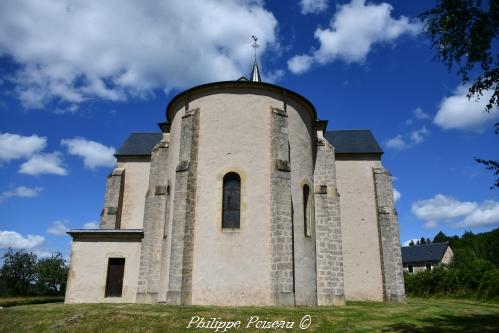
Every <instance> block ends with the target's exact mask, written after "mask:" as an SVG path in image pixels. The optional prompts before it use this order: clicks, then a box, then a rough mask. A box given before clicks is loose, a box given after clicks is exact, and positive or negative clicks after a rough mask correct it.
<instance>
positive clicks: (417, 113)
mask: <svg viewBox="0 0 499 333" xmlns="http://www.w3.org/2000/svg"><path fill="white" fill-rule="evenodd" d="M413 114H414V117H415V118H416V119H419V120H423V119H430V115H429V114H428V113H425V112H424V111H423V109H421V108H416V109H415V110H414V111H413Z"/></svg>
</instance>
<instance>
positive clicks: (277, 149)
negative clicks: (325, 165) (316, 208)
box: [270, 108, 295, 306]
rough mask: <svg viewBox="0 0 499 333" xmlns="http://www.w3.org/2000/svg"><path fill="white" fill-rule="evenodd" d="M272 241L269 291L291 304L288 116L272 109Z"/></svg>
mask: <svg viewBox="0 0 499 333" xmlns="http://www.w3.org/2000/svg"><path fill="white" fill-rule="evenodd" d="M270 123H271V126H270V136H271V143H270V144H271V161H273V163H274V164H273V165H272V167H271V168H272V170H271V175H270V178H271V182H270V201H271V221H270V224H271V243H272V273H271V274H272V290H273V293H274V302H275V305H284V306H286V305H291V306H292V305H294V301H295V298H294V290H293V283H294V281H293V278H294V275H293V273H294V272H293V234H292V229H293V223H292V203H291V172H290V171H291V169H290V161H289V141H288V115H287V113H286V111H285V110H281V109H277V108H272V109H271V122H270Z"/></svg>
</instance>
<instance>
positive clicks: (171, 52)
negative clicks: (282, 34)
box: [0, 0, 279, 109]
mask: <svg viewBox="0 0 499 333" xmlns="http://www.w3.org/2000/svg"><path fill="white" fill-rule="evenodd" d="M110 18H112V19H110ZM277 26H278V22H277V20H276V19H275V17H274V16H273V14H272V13H271V12H269V11H268V10H266V9H265V8H264V4H263V1H260V0H227V1H216V0H189V1H188V0H184V1H175V0H164V1H118V0H114V1H113V0H111V1H92V2H89V1H85V0H71V1H70V0H63V1H54V2H44V3H41V2H40V1H36V0H31V1H30V0H26V1H18V2H11V1H1V2H0V32H1V33H0V54H3V55H7V56H10V57H12V59H13V60H14V61H15V62H16V63H17V64H18V65H19V70H18V71H17V73H16V74H15V79H14V84H15V85H16V92H17V95H18V97H19V98H20V99H21V101H22V102H23V104H24V105H25V106H26V107H30V108H40V107H42V106H44V105H46V104H47V103H49V102H51V101H54V100H55V101H57V102H65V104H69V105H77V104H79V103H81V102H83V101H87V100H91V99H95V98H98V99H103V100H109V101H123V100H126V99H128V98H130V97H133V98H136V97H138V98H143V97H147V96H150V95H151V94H152V93H154V92H155V91H156V90H158V91H159V90H165V91H169V90H171V89H174V88H185V87H189V86H192V85H194V84H199V83H205V82H209V81H214V80H235V79H237V78H239V77H240V76H241V75H242V74H246V75H248V74H249V72H250V70H251V64H252V61H251V60H252V57H253V53H252V49H251V47H250V45H251V43H252V40H251V35H252V34H254V35H256V36H258V43H259V44H260V48H259V53H260V54H264V53H265V52H266V51H267V50H269V49H270V48H271V49H274V50H278V49H279V44H278V41H277ZM63 109H64V107H63Z"/></svg>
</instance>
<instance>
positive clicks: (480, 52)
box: [420, 0, 499, 189]
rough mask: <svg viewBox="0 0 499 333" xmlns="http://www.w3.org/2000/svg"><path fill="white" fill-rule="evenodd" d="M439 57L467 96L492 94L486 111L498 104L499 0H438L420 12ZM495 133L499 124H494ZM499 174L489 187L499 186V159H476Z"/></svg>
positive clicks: (498, 128)
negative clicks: (459, 82) (432, 6)
mask: <svg viewBox="0 0 499 333" xmlns="http://www.w3.org/2000/svg"><path fill="white" fill-rule="evenodd" d="M420 17H421V18H422V19H423V22H424V25H425V31H426V34H427V36H428V37H429V39H430V40H431V42H432V47H433V48H434V49H435V50H436V52H437V55H436V59H437V60H439V61H441V62H443V63H444V64H445V65H447V68H448V69H449V71H451V70H452V68H453V67H454V66H457V67H458V70H457V74H458V75H459V76H460V77H461V81H462V84H463V85H466V86H468V85H469V88H468V94H467V97H468V99H471V98H472V97H474V98H475V99H480V98H481V97H483V95H484V94H486V95H488V94H490V97H489V100H488V102H487V105H486V107H485V111H487V112H490V111H491V110H492V109H494V108H497V107H498V106H499V55H498V54H497V53H495V52H497V45H495V46H494V47H493V45H494V43H497V35H498V32H499V0H488V1H481V0H439V1H438V4H437V6H436V7H435V8H433V9H430V10H428V11H425V12H424V13H422V14H421V15H420ZM495 128H496V134H497V133H498V131H499V123H496V124H495ZM475 160H476V161H477V162H478V163H481V164H483V165H485V167H486V169H487V170H490V171H492V172H493V173H494V176H496V177H497V178H496V180H495V181H494V183H493V185H492V186H491V187H490V188H491V189H493V188H499V161H498V160H484V159H480V158H476V157H475Z"/></svg>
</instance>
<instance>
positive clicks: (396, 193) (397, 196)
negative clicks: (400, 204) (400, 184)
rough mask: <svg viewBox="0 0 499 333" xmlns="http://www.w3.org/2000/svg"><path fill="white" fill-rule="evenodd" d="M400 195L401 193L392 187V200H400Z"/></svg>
mask: <svg viewBox="0 0 499 333" xmlns="http://www.w3.org/2000/svg"><path fill="white" fill-rule="evenodd" d="M401 197H402V194H401V193H400V192H399V191H398V190H397V189H396V188H394V189H393V200H394V201H395V202H397V201H399V200H400V198H401Z"/></svg>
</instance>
